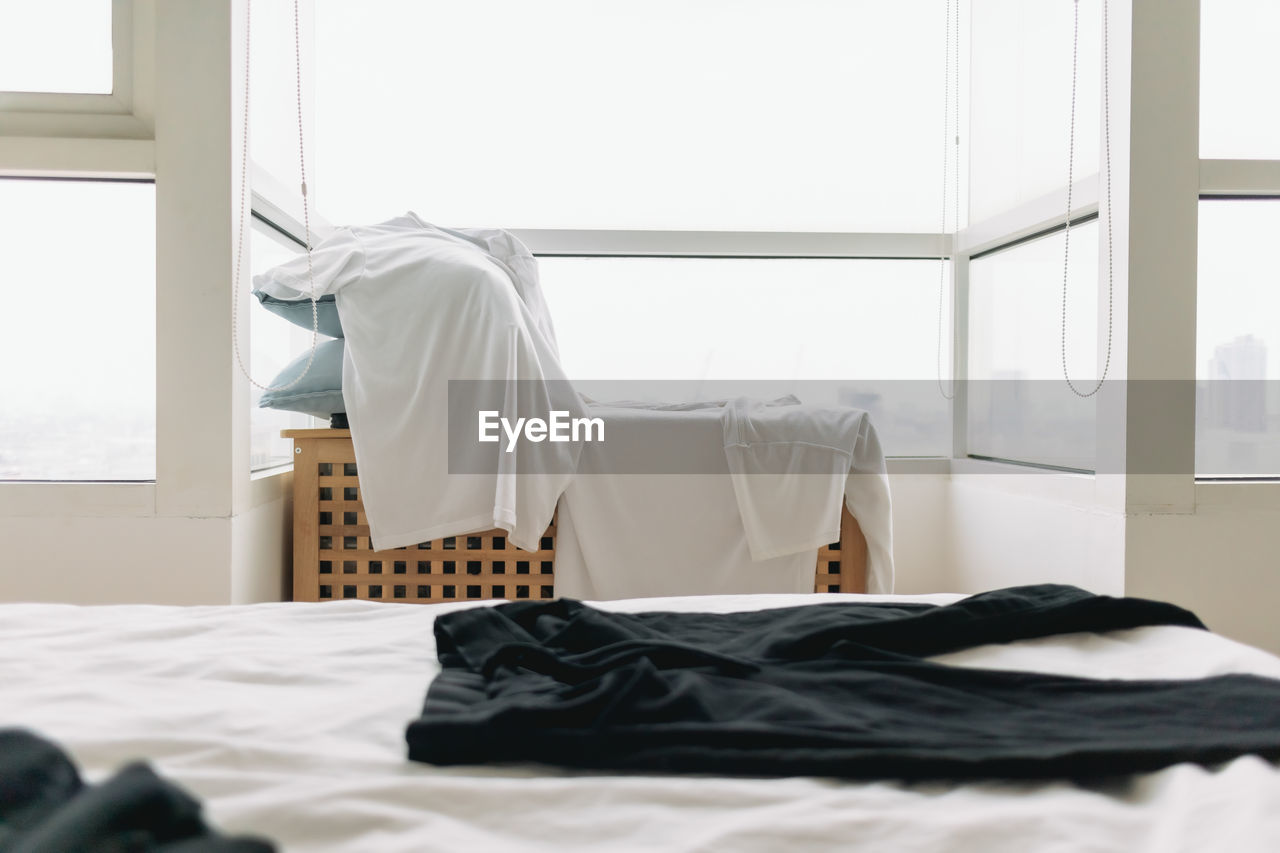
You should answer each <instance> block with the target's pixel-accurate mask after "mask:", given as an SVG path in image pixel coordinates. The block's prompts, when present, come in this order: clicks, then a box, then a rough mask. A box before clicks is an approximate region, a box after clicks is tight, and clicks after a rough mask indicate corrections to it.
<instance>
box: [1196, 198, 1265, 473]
mask: <svg viewBox="0 0 1280 853" xmlns="http://www.w3.org/2000/svg"><path fill="white" fill-rule="evenodd" d="M1278 232H1280V200H1274V199H1254V200H1247V201H1241V200H1232V201H1211V200H1206V201H1202V202H1201V203H1200V247H1199V248H1200V261H1199V281H1198V286H1197V303H1198V304H1197V306H1196V378H1197V380H1198V382H1197V385H1198V387H1197V394H1196V475H1197V476H1200V477H1276V476H1280V393H1277V389H1276V388H1275V385H1276V382H1275V380H1276V379H1277V378H1280V282H1277V280H1276V275H1275V258H1274V252H1273V251H1272V250H1271V247H1272V246H1273V245H1274V242H1275V235H1276V234H1277V233H1278Z"/></svg>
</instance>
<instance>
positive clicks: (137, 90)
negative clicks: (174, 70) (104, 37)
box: [0, 0, 153, 139]
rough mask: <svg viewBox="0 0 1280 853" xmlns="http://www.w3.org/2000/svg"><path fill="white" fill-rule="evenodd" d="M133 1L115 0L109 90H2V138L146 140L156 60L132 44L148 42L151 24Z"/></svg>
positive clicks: (0, 131) (0, 111)
mask: <svg viewBox="0 0 1280 853" xmlns="http://www.w3.org/2000/svg"><path fill="white" fill-rule="evenodd" d="M134 3H135V0H111V52H112V59H111V62H112V68H111V93H110V94H87V93H63V92H7V91H0V137H3V136H9V135H22V136H42V137H77V138H79V137H96V138H107V139H146V138H148V136H149V135H150V134H151V132H152V124H153V122H152V115H151V114H152V109H151V104H150V101H149V92H150V90H151V78H152V74H153V68H152V65H153V63H152V62H151V61H150V60H149V58H148V57H147V56H146V53H147V52H146V51H135V49H134V45H135V44H145V43H146V42H147V36H148V35H149V33H148V32H147V31H146V28H147V25H148V24H149V23H150V22H149V21H148V20H147V18H148V16H145V15H137V16H135V14H134Z"/></svg>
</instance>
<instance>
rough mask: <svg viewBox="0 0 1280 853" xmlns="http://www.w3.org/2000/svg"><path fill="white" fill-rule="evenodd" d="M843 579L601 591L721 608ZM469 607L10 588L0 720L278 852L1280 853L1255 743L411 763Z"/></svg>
mask: <svg viewBox="0 0 1280 853" xmlns="http://www.w3.org/2000/svg"><path fill="white" fill-rule="evenodd" d="M957 597H958V596H942V595H938V596H862V597H860V598H862V599H863V600H916V601H929V602H933V603H940V604H941V603H948V602H950V601H953V600H955V599H956V598H957ZM841 598H842V597H841V596H831V595H825V596H817V595H808V596H806V595H764V596H707V597H696V598H694V597H688V598H667V599H645V600H641V601H615V602H607V603H602V604H600V605H599V606H601V607H604V608H607V609H616V610H624V611H639V610H646V609H660V610H685V611H718V612H729V611H734V610H748V609H760V608H766V607H780V606H790V605H794V604H804V603H820V602H831V601H834V600H840V599H841ZM466 606H487V605H485V604H483V603H466V604H445V605H413V606H407V605H395V604H378V603H371V602H360V601H339V602H331V603H324V604H262V605H248V606H232V607H194V608H176V607H155V606H110V607H74V606H67V605H4V606H2V607H0V685H3V687H2V688H0V726H11V725H19V726H25V727H29V728H32V729H34V730H36V731H38V732H40V733H42V734H44V735H46V736H48V737H50V738H52V739H54V740H56V741H57V742H59V743H60V744H62V745H63V746H64V747H65V748H66V749H67V750H68V751H69V752H70V753H71V755H72V756H73V757H74V759H75V760H76V761H77V763H78V764H79V765H80V767H81V769H82V771H83V773H84V775H85V777H86V778H87V779H88V780H89V781H91V782H95V781H100V780H101V779H103V778H105V777H106V776H107V775H109V773H110V772H112V771H113V770H115V769H117V768H118V767H119V766H120V765H122V764H124V763H125V762H127V761H130V760H133V759H139V758H141V759H146V760H149V761H151V762H152V763H153V765H154V766H155V768H156V769H157V771H159V772H161V773H162V774H164V775H165V776H166V777H167V778H169V779H171V780H173V781H175V782H177V783H178V784H180V785H182V786H184V787H185V788H187V789H188V790H190V791H191V792H193V793H194V794H196V795H197V796H199V797H200V798H201V799H202V800H203V801H204V802H205V805H206V812H207V816H208V818H209V820H210V821H211V822H212V823H213V824H214V825H215V826H216V827H218V828H219V829H220V830H223V831H226V832H231V833H253V834H261V835H266V836H268V837H271V838H273V839H275V840H276V841H277V842H278V843H279V844H280V845H281V846H282V848H283V849H285V850H296V851H334V850H358V851H434V850H441V851H445V850H448V851H454V850H459V849H474V850H485V851H489V850H530V851H542V850H545V851H552V850H555V851H564V850H592V851H596V850H601V851H615V850H616V851H622V850H627V851H635V850H664V851H666V850H675V851H694V850H742V851H776V850H781V849H793V848H794V849H814V850H822V849H832V850H835V849H839V850H858V849H866V850H884V849H892V850H896V851H916V850H921V851H923V850H940V849H945V850H955V851H983V853H991V852H992V851H1026V850H1037V851H1080V850H1123V851H1144V850H1149V851H1153V852H1154V851H1160V853H1167V851H1197V853H1199V851H1205V850H1218V849H1231V850H1258V851H1263V850H1267V851H1271V850H1275V849H1280V769H1277V767H1276V766H1275V765H1273V764H1271V763H1268V762H1265V761H1263V760H1261V759H1259V758H1256V757H1251V756H1249V757H1243V758H1239V759H1236V760H1235V761H1232V762H1229V763H1227V764H1224V765H1221V766H1217V767H1212V768H1204V767H1199V766H1193V765H1178V766H1175V767H1172V768H1168V769H1166V770H1163V771H1160V772H1158V773H1151V774H1143V775H1139V776H1134V777H1124V778H1114V779H1109V780H1104V781H1095V782H1091V783H1077V782H1070V781H1061V782H1052V783H1040V784H1025V783H1012V782H986V783H966V784H944V783H928V784H910V785H908V784H902V783H896V782H877V783H867V784H854V783H848V782H840V781H834V780H830V779H821V778H806V777H796V778H787V779H753V778H727V777H716V776H662V775H644V774H617V773H585V772H569V771H564V770H557V769H552V768H547V767H541V766H520V767H452V768H436V767H431V766H427V765H422V764H417V763H412V762H409V761H407V760H406V759H405V744H404V729H405V725H406V723H407V722H408V721H409V720H410V719H412V718H413V717H414V716H416V715H417V713H418V712H419V711H420V709H421V704H422V699H423V696H424V694H425V690H426V687H427V684H428V682H429V681H430V679H431V678H432V677H433V676H434V674H435V673H437V672H438V666H437V664H436V660H435V649H434V643H433V635H432V620H433V619H434V618H435V617H436V616H437V615H438V614H440V613H443V612H446V611H448V610H452V609H457V608H458V607H466ZM936 660H941V661H944V662H947V663H952V664H955V665H959V666H983V667H991V668H1002V669H1029V670H1040V671H1048V672H1060V673H1063V674H1068V675H1081V676H1088V677H1100V678H1152V677H1155V678H1194V677H1203V676H1207V675H1215V674H1225V673H1232V672H1251V673H1256V674H1260V675H1266V676H1271V677H1277V678H1280V659H1278V658H1275V657H1273V656H1271V655H1268V654H1266V653H1263V652H1261V651H1258V650H1256V649H1252V648H1249V647H1247V646H1243V645H1241V644H1238V643H1235V642H1233V641H1230V640H1227V639H1225V638H1222V637H1219V636H1216V635H1212V634H1208V633H1206V632H1202V631H1196V630H1192V629H1188V628H1178V627H1169V626H1162V627H1149V628H1140V629H1133V630H1127V631H1117V632H1111V633H1108V634H1103V635H1085V634H1077V635H1066V636H1058V637H1050V638H1044V639H1039V640H1030V641H1022V642H1018V643H1012V644H1008V645H1002V646H983V647H978V648H974V649H969V650H966V651H963V652H959V653H955V654H951V655H946V656H942V657H940V658H936Z"/></svg>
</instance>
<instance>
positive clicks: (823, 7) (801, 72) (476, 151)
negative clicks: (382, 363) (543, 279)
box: [315, 0, 964, 232]
mask: <svg viewBox="0 0 1280 853" xmlns="http://www.w3.org/2000/svg"><path fill="white" fill-rule="evenodd" d="M926 6H927V8H928V10H929V11H928V12H927V13H922V12H923V9H924V7H926ZM944 25H945V20H944V6H943V4H941V3H938V4H932V3H930V4H918V3H886V2H883V0H840V2H831V0H787V2H780V0H768V1H767V2H761V0H748V1H747V2H744V0H697V2H689V0H648V2H634V0H632V2H611V3H601V2H594V0H546V2H539V3H528V2H523V0H498V2H490V3H456V2H444V0H431V2H423V0H370V2H364V3H349V2H343V0H318V1H317V4H316V57H317V62H316V67H317V82H316V99H317V102H316V134H315V136H316V140H317V151H316V155H317V169H316V172H317V196H316V201H317V205H318V208H319V209H320V210H321V211H323V212H324V213H325V215H326V216H327V217H328V218H329V219H330V220H332V221H335V222H378V221H381V220H384V219H386V218H389V217H390V216H394V215H398V214H401V213H403V212H404V211H405V210H406V209H410V208H412V209H413V210H414V211H415V212H416V213H418V214H419V215H421V216H422V217H423V218H424V219H426V220H427V221H430V222H438V223H440V224H444V225H497V226H501V227H507V228H557V229H582V228H618V229H666V230H677V229H684V230H780V231H876V232H896V231H916V232H930V231H936V230H937V229H938V226H939V215H940V204H941V200H940V185H941V162H940V160H941V154H942V152H941V149H942V146H943V141H944V140H943V110H942V106H943V56H944V34H945V26H944ZM962 65H963V62H962ZM962 110H963V104H962ZM962 156H964V155H962Z"/></svg>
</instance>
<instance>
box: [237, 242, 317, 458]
mask: <svg viewBox="0 0 1280 853" xmlns="http://www.w3.org/2000/svg"><path fill="white" fill-rule="evenodd" d="M249 234H250V244H249V249H250V252H251V255H250V257H251V258H252V262H253V263H252V266H253V274H254V275H257V274H259V273H263V272H266V271H267V270H269V269H271V268H272V267H274V266H276V265H277V264H282V263H284V262H285V261H287V260H289V259H290V258H292V257H293V256H294V255H295V254H297V253H298V252H299V251H301V248H300V247H299V246H298V245H297V244H295V243H293V242H292V241H290V240H289V239H288V238H286V237H283V236H281V235H279V234H277V233H276V232H275V231H273V230H272V229H271V228H270V227H269V226H267V225H264V224H263V223H262V222H260V221H259V220H257V219H255V220H254V222H253V227H252V229H251V230H250V232H249ZM241 286H242V287H244V288H248V287H249V285H248V283H247V282H244V283H242V284H241ZM249 303H250V304H249V324H248V325H249V330H250V331H249V340H250V350H251V355H250V359H249V360H250V363H251V367H250V368H249V370H250V373H252V374H253V378H254V379H255V380H257V381H258V382H261V383H262V384H263V385H271V384H274V383H273V379H274V378H275V375H276V374H277V373H279V372H280V370H281V369H282V368H283V367H284V366H285V365H286V364H288V363H289V362H290V361H292V360H293V359H294V358H296V357H297V356H298V355H300V354H302V353H304V352H307V351H308V350H309V349H310V347H311V332H310V331H309V330H307V329H303V328H301V327H299V326H295V325H294V324H292V323H290V322H288V321H287V320H284V319H282V318H280V317H276V316H274V315H272V314H270V313H268V312H267V311H264V310H263V309H262V307H261V306H259V305H258V304H257V299H252V298H251V299H250V300H249ZM325 340H328V338H326V337H325V336H324V335H320V336H319V337H318V338H317V341H318V342H319V341H325ZM241 346H243V342H242V343H241ZM249 395H250V399H249V435H250V440H249V467H250V470H253V471H260V470H262V469H264V468H271V467H274V466H276V465H285V464H288V463H290V462H292V461H293V450H292V445H293V442H291V441H290V440H289V439H287V438H281V437H280V430H282V429H306V428H307V427H312V426H320V424H318V423H317V422H316V421H315V420H314V419H313V418H311V417H310V416H308V415H303V414H298V413H297V412H287V411H284V410H282V409H261V408H258V400H259V398H261V397H262V389H261V388H258V387H256V386H255V385H252V384H250V385H249Z"/></svg>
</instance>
